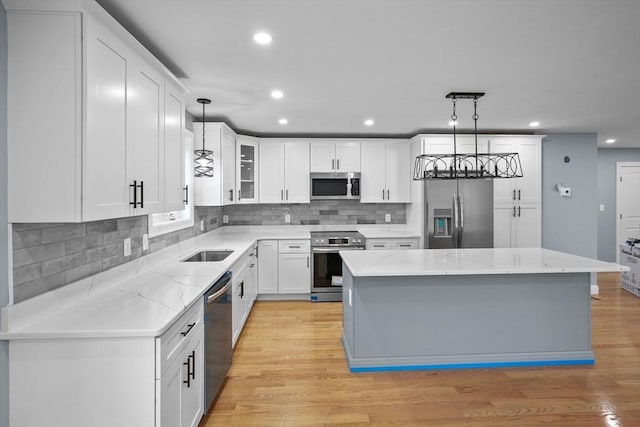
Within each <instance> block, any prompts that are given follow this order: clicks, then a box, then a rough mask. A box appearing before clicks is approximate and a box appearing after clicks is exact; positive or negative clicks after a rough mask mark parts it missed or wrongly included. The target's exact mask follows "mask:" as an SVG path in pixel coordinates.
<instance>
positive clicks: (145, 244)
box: [142, 234, 149, 251]
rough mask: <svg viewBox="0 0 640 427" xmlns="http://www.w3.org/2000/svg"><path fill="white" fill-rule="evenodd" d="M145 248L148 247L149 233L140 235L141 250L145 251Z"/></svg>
mask: <svg viewBox="0 0 640 427" xmlns="http://www.w3.org/2000/svg"><path fill="white" fill-rule="evenodd" d="M147 249H149V235H148V234H143V235H142V250H143V251H146V250H147Z"/></svg>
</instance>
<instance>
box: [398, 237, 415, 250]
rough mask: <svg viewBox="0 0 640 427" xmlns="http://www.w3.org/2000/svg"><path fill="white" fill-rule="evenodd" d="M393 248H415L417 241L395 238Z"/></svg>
mask: <svg viewBox="0 0 640 427" xmlns="http://www.w3.org/2000/svg"><path fill="white" fill-rule="evenodd" d="M393 248H394V249H417V248H418V241H417V240H414V239H408V240H395V241H394V242H393Z"/></svg>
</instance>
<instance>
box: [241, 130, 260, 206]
mask: <svg viewBox="0 0 640 427" xmlns="http://www.w3.org/2000/svg"><path fill="white" fill-rule="evenodd" d="M258 149H259V143H258V138H254V137H251V136H245V135H238V136H237V138H236V203H258V167H259V164H258Z"/></svg>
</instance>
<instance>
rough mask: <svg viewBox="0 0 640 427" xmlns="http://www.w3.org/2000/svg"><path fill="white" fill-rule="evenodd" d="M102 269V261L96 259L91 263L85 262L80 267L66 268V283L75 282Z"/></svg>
mask: <svg viewBox="0 0 640 427" xmlns="http://www.w3.org/2000/svg"><path fill="white" fill-rule="evenodd" d="M101 271H102V261H94V262H90V263H89V264H84V265H81V266H79V267H74V268H70V269H69V270H66V271H65V272H64V273H65V276H66V278H65V280H66V283H71V282H75V281H77V280H80V279H84V278H85V277H89V276H93V275H94V274H97V273H99V272H101Z"/></svg>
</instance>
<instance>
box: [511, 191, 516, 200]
mask: <svg viewBox="0 0 640 427" xmlns="http://www.w3.org/2000/svg"><path fill="white" fill-rule="evenodd" d="M515 199H516V190H513V198H512V200H515Z"/></svg>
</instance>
